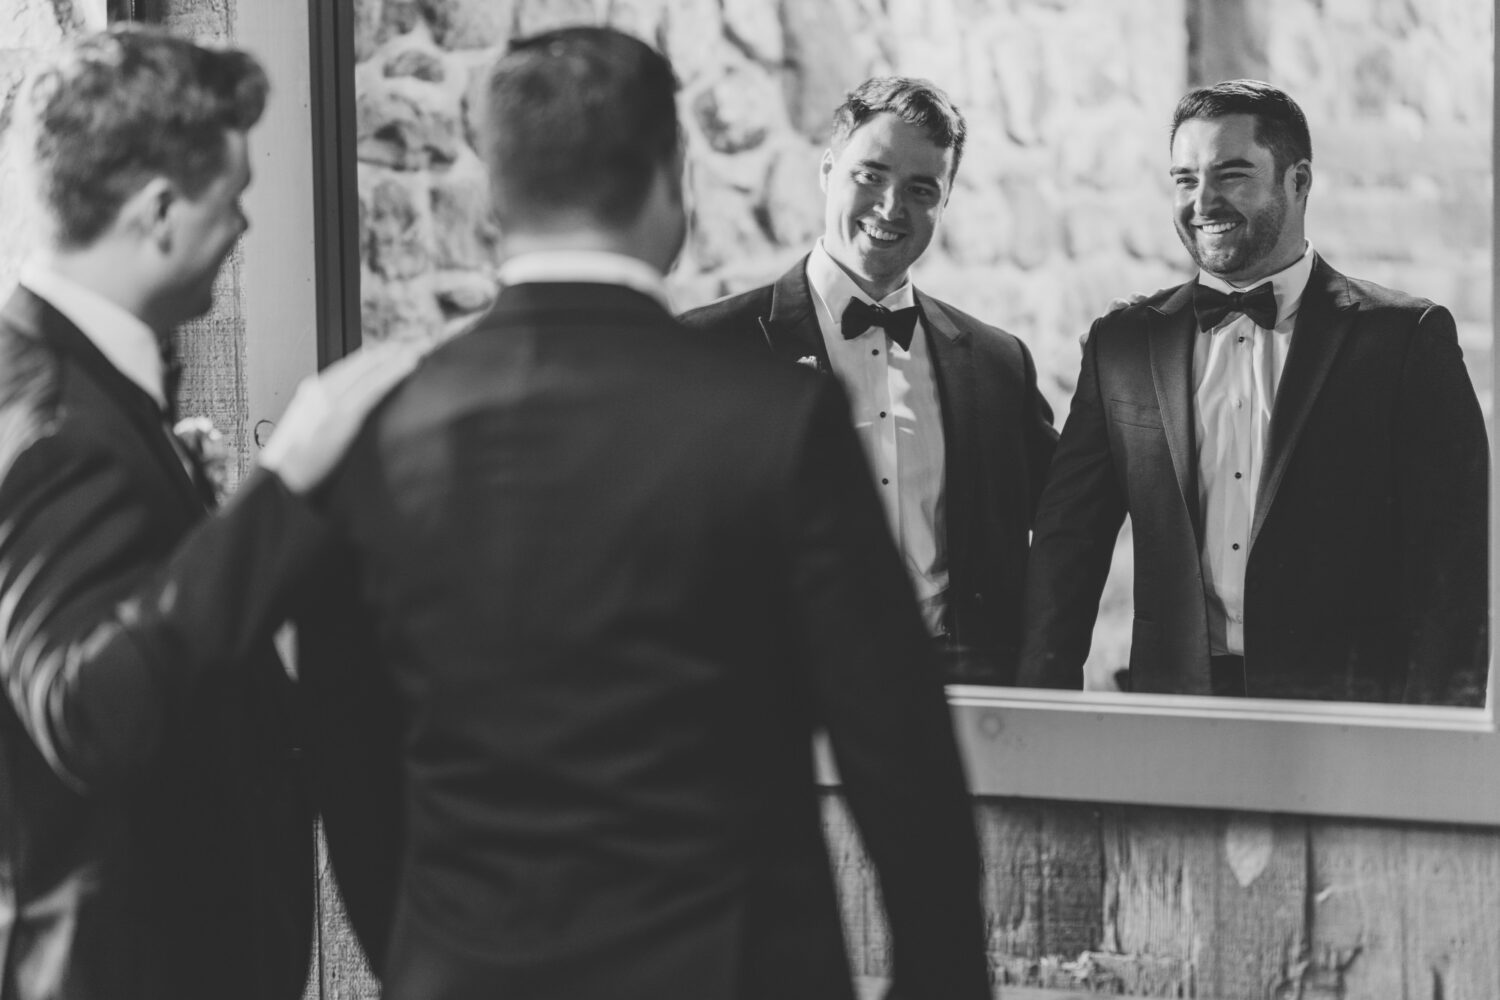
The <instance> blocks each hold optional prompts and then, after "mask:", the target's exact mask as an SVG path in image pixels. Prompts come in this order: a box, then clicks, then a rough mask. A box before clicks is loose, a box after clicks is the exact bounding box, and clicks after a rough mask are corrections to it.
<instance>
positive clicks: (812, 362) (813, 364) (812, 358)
mask: <svg viewBox="0 0 1500 1000" xmlns="http://www.w3.org/2000/svg"><path fill="white" fill-rule="evenodd" d="M797 364H799V365H806V366H807V367H809V368H811V369H812V370H813V371H815V372H819V373H821V372H822V371H823V362H821V361H819V360H818V356H817V355H816V354H809V355H807V356H805V357H801V358H798V359H797Z"/></svg>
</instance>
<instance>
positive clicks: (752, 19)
mask: <svg viewBox="0 0 1500 1000" xmlns="http://www.w3.org/2000/svg"><path fill="white" fill-rule="evenodd" d="M777 7H778V5H777V4H775V3H769V2H767V0H723V10H724V29H725V33H726V34H727V35H728V37H729V38H730V40H731V41H733V42H734V43H735V44H736V45H738V46H739V47H740V48H741V49H742V50H743V51H744V52H745V54H746V55H748V56H750V57H751V58H753V59H757V60H759V61H761V62H763V63H767V64H775V63H779V62H781V60H782V58H783V56H785V54H786V40H785V39H784V38H783V37H782V34H781V18H780V17H779V16H777Z"/></svg>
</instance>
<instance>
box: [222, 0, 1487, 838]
mask: <svg viewBox="0 0 1500 1000" xmlns="http://www.w3.org/2000/svg"><path fill="white" fill-rule="evenodd" d="M287 2H288V0H274V2H271V3H268V4H266V5H265V6H266V7H268V8H280V9H281V10H282V11H285V9H286V8H285V6H283V5H284V4H286V3H287ZM246 6H247V5H244V4H242V5H240V8H239V20H240V24H239V25H238V29H239V30H238V32H237V42H238V44H241V45H244V46H245V47H246V48H249V49H250V50H251V51H254V52H255V53H256V54H257V55H258V56H260V57H261V58H262V59H264V60H265V62H266V65H267V68H268V71H269V72H270V73H271V75H272V79H273V80H275V81H276V82H277V99H278V101H281V102H285V104H284V105H283V109H284V111H285V113H288V114H295V115H301V116H302V117H301V118H299V119H298V122H297V125H296V127H295V128H292V129H285V128H278V129H276V130H275V131H276V135H275V137H274V143H275V145H274V147H273V146H272V140H271V137H270V136H268V135H265V134H262V135H259V136H258V137H257V138H258V141H257V148H258V151H259V153H260V154H261V155H259V156H258V157H257V160H256V168H255V169H256V182H255V185H254V187H252V189H251V192H252V197H254V199H255V204H254V205H252V210H253V214H254V215H255V219H256V226H255V227H254V228H252V229H251V231H250V233H249V234H248V235H247V237H246V239H245V249H244V252H245V256H246V263H247V267H248V268H251V269H253V271H252V272H250V273H253V274H254V275H255V276H256V280H254V281H252V280H251V278H250V273H247V276H246V281H245V285H246V287H247V289H248V290H249V292H250V296H251V297H250V299H249V301H247V303H246V306H245V310H244V311H245V315H246V327H247V333H246V336H247V345H246V349H247V355H248V356H249V358H250V362H251V363H250V365H249V366H248V370H247V372H246V375H247V382H248V385H249V392H250V397H251V401H252V413H253V414H255V415H256V416H259V415H261V414H260V406H262V405H264V406H267V407H271V408H273V409H279V405H284V403H285V400H286V398H288V396H289V392H290V385H292V384H295V378H294V376H298V377H300V374H301V373H303V372H306V371H311V370H312V369H313V368H314V367H315V366H316V367H321V366H322V365H324V364H327V363H328V362H330V361H332V360H334V359H335V358H337V357H339V356H341V355H342V354H343V353H345V352H347V351H348V350H351V349H353V348H354V347H355V346H357V345H358V343H359V339H360V338H359V324H358V308H359V306H358V303H359V286H358V281H359V266H358V260H357V257H355V258H351V256H350V254H351V253H356V254H357V247H356V242H357V239H356V236H355V234H356V231H357V230H356V226H357V223H356V219H357V212H358V205H357V201H356V198H355V196H354V192H355V190H356V175H355V169H356V164H355V148H354V147H355V143H354V136H353V111H354V95H353V86H352V69H353V67H352V58H353V56H352V34H351V31H352V26H351V24H350V17H349V14H348V12H347V11H346V10H345V9H344V8H345V7H346V5H345V4H343V3H326V2H324V0H306V3H305V9H306V16H307V20H306V21H305V22H304V23H303V24H302V25H301V26H300V27H298V28H297V29H295V31H289V30H288V29H287V24H288V22H287V21H285V20H282V21H279V22H276V21H274V19H273V18H272V17H271V15H270V13H269V11H267V12H265V13H260V14H253V15H250V16H248V17H247V14H246ZM250 6H255V5H250ZM1496 8H1497V11H1500V0H1496ZM299 32H306V35H305V37H306V38H307V42H306V43H305V46H304V44H299V43H298V42H297V41H294V40H293V37H289V35H292V36H294V35H296V34H297V33H299ZM301 53H310V54H311V61H310V63H306V62H302V61H301V60H302V58H303V57H302V56H301ZM1497 77H1500V75H1497ZM1493 93H1494V94H1495V96H1496V98H1497V99H1496V101H1495V105H1496V111H1497V112H1500V85H1496V86H1494V88H1493ZM1496 122H1500V115H1497V117H1496V118H1495V119H1493V120H1492V127H1491V150H1492V152H1491V156H1492V164H1493V162H1494V154H1495V149H1496V145H1495V141H1494V138H1495V134H1496V132H1497V131H1500V127H1497V126H1496ZM263 131H265V130H264V129H263ZM1492 175H1493V170H1492ZM1491 190H1492V233H1494V232H1496V231H1500V197H1496V196H1497V195H1500V183H1497V182H1496V181H1495V180H1494V179H1493V177H1492V188H1491ZM308 191H311V192H312V197H313V203H314V204H313V210H312V211H311V213H310V215H311V219H312V222H313V225H312V230H313V231H312V232H311V233H308V220H309V213H308V210H307V204H306V202H305V201H304V200H303V199H305V198H306V192H308ZM273 223H274V224H273ZM294 230H295V231H300V233H301V236H300V240H301V241H302V245H303V246H307V245H308V242H309V240H310V243H311V248H312V249H311V252H310V253H309V252H308V251H303V252H300V253H296V254H289V253H287V244H286V242H285V239H286V237H287V236H288V235H289V233H290V232H292V231H294ZM278 232H279V233H280V234H281V235H280V237H275V236H273V234H275V233H278ZM1491 243H1492V251H1491V254H1492V259H1491V267H1490V272H1491V299H1492V309H1493V310H1494V313H1493V314H1494V315H1495V316H1496V317H1497V318H1500V281H1497V280H1496V273H1497V272H1496V268H1495V264H1494V257H1493V243H1494V239H1493V237H1492V240H1491ZM312 274H316V281H315V284H316V297H315V299H314V297H313V296H311V295H306V294H304V295H299V296H297V299H298V303H299V304H298V305H296V306H295V307H293V306H292V305H290V304H289V303H285V302H284V303H282V304H281V305H280V306H279V307H278V308H277V310H276V314H275V315H262V314H261V310H260V307H259V306H257V305H256V303H255V300H254V298H253V296H254V294H255V289H256V288H283V289H286V288H294V287H295V288H305V287H306V286H307V285H308V283H309V276H310V275H312ZM289 309H295V310H296V311H297V313H298V317H299V321H296V322H293V321H290V319H291V317H290V316H289V314H288V310H289ZM314 331H316V336H315V337H314ZM310 340H311V341H312V342H309V341H310ZM258 358H265V359H268V360H269V359H272V358H281V359H291V358H295V359H296V361H295V363H291V364H288V363H285V362H283V363H280V364H266V365H258V364H256V359H258ZM1491 364H1492V367H1493V372H1494V376H1495V379H1494V384H1495V385H1496V386H1497V387H1500V345H1497V349H1496V350H1495V351H1493V352H1492V357H1491ZM268 415H269V417H271V418H274V416H276V415H278V414H277V413H270V414H268ZM1496 429H1497V427H1496V417H1495V415H1494V414H1492V415H1491V418H1490V421H1489V432H1490V440H1491V444H1492V454H1493V442H1494V440H1495V438H1496ZM1497 484H1500V476H1497V468H1496V463H1495V462H1494V461H1493V459H1492V461H1491V485H1490V497H1491V499H1490V565H1491V567H1492V571H1491V574H1490V607H1491V619H1492V621H1493V620H1494V619H1495V618H1496V615H1495V610H1496V608H1497V606H1500V605H1497V593H1496V580H1495V577H1496V573H1495V572H1494V567H1496V566H1500V504H1497V498H1500V489H1497ZM1495 633H1496V629H1495V628H1494V626H1493V625H1492V628H1491V634H1492V635H1494V634H1495ZM1492 646H1493V643H1492ZM1495 675H1496V669H1495V657H1494V655H1493V649H1492V655H1491V667H1490V682H1489V697H1488V706H1487V707H1486V708H1484V709H1477V708H1439V707H1425V706H1401V705H1382V704H1370V703H1327V702H1307V701H1274V700H1260V699H1220V698H1212V697H1198V696H1185V695H1143V694H1120V693H1115V692H1072V691H1069V692H1060V691H1048V690H1033V689H1023V688H986V687H971V686H954V687H950V688H949V689H948V696H949V700H950V703H951V704H952V706H953V717H954V723H955V731H956V734H957V738H958V742H959V745H960V748H961V750H962V752H963V755H964V759H965V761H966V763H967V767H968V771H969V780H970V785H971V788H972V791H973V793H974V794H975V795H979V796H1007V797H1022V798H1037V799H1057V800H1078V801H1086V802H1121V803H1133V804H1141V805H1161V806H1179V807H1180V806H1186V807H1198V808H1211V809H1233V810H1247V811H1269V812H1288V813H1299V814H1308V815H1328V816H1349V817H1356V816H1358V817H1377V818H1385V819H1397V820H1415V821H1422V822H1449V823H1471V824H1485V825H1492V826H1500V794H1494V793H1492V792H1490V789H1491V788H1492V787H1493V785H1494V783H1495V781H1496V778H1497V775H1500V728H1497V725H1496V719H1495V714H1494V713H1495V706H1496V699H1495V694H1494V692H1495V687H1496V684H1497V678H1496V676H1495ZM822 756H823V758H824V760H823V768H824V769H823V780H824V781H825V783H830V784H832V783H836V781H837V778H836V776H835V775H834V773H833V771H832V769H831V767H830V766H829V764H828V762H827V759H826V754H825V755H822Z"/></svg>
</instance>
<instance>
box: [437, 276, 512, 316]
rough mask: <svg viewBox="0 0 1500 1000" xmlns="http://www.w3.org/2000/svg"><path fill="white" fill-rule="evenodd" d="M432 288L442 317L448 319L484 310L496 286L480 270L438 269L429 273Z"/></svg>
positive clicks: (493, 294) (497, 287)
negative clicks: (433, 272) (430, 274)
mask: <svg viewBox="0 0 1500 1000" xmlns="http://www.w3.org/2000/svg"><path fill="white" fill-rule="evenodd" d="M432 290H433V295H434V296H435V297H436V299H437V304H438V307H439V308H441V309H442V311H443V316H444V318H445V319H450V320H451V319H453V318H455V317H459V316H470V315H472V314H474V313H477V312H479V311H480V310H482V309H488V308H489V306H490V303H492V302H494V301H495V295H496V294H497V293H498V292H499V291H500V285H499V283H498V282H497V281H496V280H495V278H494V277H493V276H492V275H490V274H486V273H484V272H482V271H438V272H437V273H435V274H434V275H433V276H432Z"/></svg>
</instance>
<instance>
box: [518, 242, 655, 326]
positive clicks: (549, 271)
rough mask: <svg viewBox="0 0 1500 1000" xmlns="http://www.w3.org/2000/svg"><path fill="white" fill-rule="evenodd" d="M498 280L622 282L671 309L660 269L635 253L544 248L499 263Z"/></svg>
mask: <svg viewBox="0 0 1500 1000" xmlns="http://www.w3.org/2000/svg"><path fill="white" fill-rule="evenodd" d="M499 277H500V284H501V286H505V285H525V284H530V283H533V282H585V283H588V284H594V285H623V286H625V287H626V288H632V289H634V290H635V291H637V292H640V293H641V294H643V295H649V296H651V297H652V298H653V299H655V300H656V301H657V302H660V303H661V305H662V308H663V309H666V310H667V311H668V312H671V311H672V304H671V302H670V300H669V299H668V298H667V286H666V284H665V283H664V282H663V281H662V277H661V272H659V271H658V270H657V269H656V268H654V267H652V266H651V265H650V264H647V263H646V262H645V261H643V260H640V259H638V258H636V257H630V256H627V255H625V254H621V253H611V252H609V251H607V250H544V251H538V252H536V253H523V254H517V255H516V256H514V257H511V258H510V259H509V260H507V261H506V262H505V263H504V264H501V265H500V274H499Z"/></svg>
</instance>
